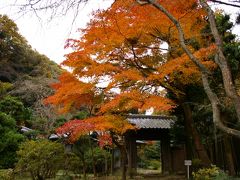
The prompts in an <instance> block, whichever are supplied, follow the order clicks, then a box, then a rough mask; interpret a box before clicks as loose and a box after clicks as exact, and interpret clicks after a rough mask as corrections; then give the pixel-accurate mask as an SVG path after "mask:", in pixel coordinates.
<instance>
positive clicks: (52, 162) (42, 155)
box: [16, 140, 64, 180]
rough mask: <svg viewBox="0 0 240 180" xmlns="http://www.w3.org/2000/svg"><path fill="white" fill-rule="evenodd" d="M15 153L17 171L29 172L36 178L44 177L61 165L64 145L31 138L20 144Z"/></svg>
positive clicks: (53, 173)
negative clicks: (16, 156)
mask: <svg viewBox="0 0 240 180" xmlns="http://www.w3.org/2000/svg"><path fill="white" fill-rule="evenodd" d="M17 155H18V162H17V164H16V171H17V172H29V173H30V174H31V176H32V178H33V179H37V180H40V179H46V178H49V177H54V176H55V174H56V172H57V171H58V170H59V169H60V168H61V167H63V162H64V147H63V145H62V144H59V143H56V142H51V141H48V140H40V141H33V140H31V141H26V142H24V143H23V144H21V146H20V150H19V151H18V152H17Z"/></svg>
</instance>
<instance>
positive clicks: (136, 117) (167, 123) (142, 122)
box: [127, 114, 176, 129]
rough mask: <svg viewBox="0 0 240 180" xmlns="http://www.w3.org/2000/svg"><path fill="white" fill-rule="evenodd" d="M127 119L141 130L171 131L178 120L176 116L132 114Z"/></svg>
mask: <svg viewBox="0 0 240 180" xmlns="http://www.w3.org/2000/svg"><path fill="white" fill-rule="evenodd" d="M127 119H128V121H129V122H130V123H131V124H133V125H135V126H136V127H137V128H140V129H150V128H154V129H170V128H171V125H172V124H173V123H174V121H175V119H176V118H175V117H174V116H162V115H160V116H157V115H142V114H131V115H129V116H128V118H127Z"/></svg>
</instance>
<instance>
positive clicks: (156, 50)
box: [46, 0, 216, 140]
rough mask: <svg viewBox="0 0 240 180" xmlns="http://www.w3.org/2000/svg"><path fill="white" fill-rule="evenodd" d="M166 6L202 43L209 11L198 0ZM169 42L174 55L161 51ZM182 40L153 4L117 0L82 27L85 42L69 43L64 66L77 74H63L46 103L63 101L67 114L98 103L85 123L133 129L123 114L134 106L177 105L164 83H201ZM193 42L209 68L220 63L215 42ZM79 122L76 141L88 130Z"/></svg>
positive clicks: (190, 35) (102, 127) (160, 109)
mask: <svg viewBox="0 0 240 180" xmlns="http://www.w3.org/2000/svg"><path fill="white" fill-rule="evenodd" d="M161 4H162V5H163V6H164V7H166V9H168V10H169V11H170V12H171V14H173V15H174V16H175V17H176V18H177V19H178V20H179V21H180V23H181V24H182V25H183V26H182V28H183V30H184V32H185V38H186V39H188V40H190V39H194V40H195V41H198V42H199V44H200V45H201V41H202V40H201V32H200V31H201V29H202V28H203V27H204V26H205V25H206V21H205V20H204V18H203V17H204V15H205V12H204V11H203V10H202V9H201V8H200V7H198V6H197V4H196V0H188V1H186V0H183V1H177V0H174V1H169V0H161ZM149 12H151V13H149ZM163 42H167V43H168V44H169V46H170V47H171V48H169V49H170V51H171V56H168V54H167V53H166V52H165V51H163V50H161V45H162V44H163ZM178 42H179V40H178V33H177V30H176V29H175V26H174V25H173V24H172V23H171V22H170V21H169V20H168V18H167V17H166V16H165V15H163V14H162V13H161V12H160V11H158V10H157V9H155V8H154V7H152V6H148V5H147V6H139V5H138V4H137V3H136V1H135V0H117V1H115V2H114V3H113V5H112V7H111V8H109V9H108V10H105V11H97V12H95V13H94V14H93V19H92V20H91V21H90V22H89V23H88V25H87V27H86V28H85V29H81V37H80V38H79V40H74V39H69V40H68V41H67V43H66V47H68V48H72V49H73V52H72V53H69V54H68V55H66V60H65V61H64V62H63V63H62V65H64V66H67V67H69V68H70V69H71V70H72V74H71V75H70V74H69V73H66V74H63V75H62V76H61V77H60V82H59V83H56V84H55V85H54V86H53V87H54V89H55V90H56V93H55V94H54V95H53V96H50V97H49V98H48V99H47V100H46V103H51V104H54V105H60V107H61V111H62V112H68V111H70V110H71V109H72V108H75V109H78V108H80V107H81V106H91V105H97V106H98V107H100V108H99V111H98V112H96V114H95V116H93V117H90V118H88V119H87V120H84V121H83V122H86V123H87V124H88V123H91V124H92V125H94V126H93V128H94V129H95V130H99V131H112V132H115V133H117V134H123V133H124V132H126V131H127V129H131V128H133V127H132V125H130V124H129V123H128V122H127V121H126V120H125V118H124V116H121V115H122V114H126V113H128V112H129V111H130V110H131V109H139V110H140V111H144V110H146V109H149V108H154V109H155V111H158V112H163V111H169V110H171V109H172V108H174V107H175V106H176V105H175V104H174V102H173V101H171V100H169V99H168V98H166V97H164V96H163V95H161V92H160V90H159V89H161V88H160V87H161V86H163V85H165V84H167V86H168V88H169V89H171V87H169V86H170V85H169V82H171V81H179V82H180V83H181V84H183V85H185V84H191V83H193V84H194V83H199V79H200V73H199V71H198V69H197V68H196V66H195V65H194V64H193V63H192V62H191V61H190V60H189V59H188V57H187V56H186V55H185V54H183V52H182V51H181V48H180V47H179V43H178ZM188 46H189V48H190V49H191V51H192V52H193V53H194V55H196V57H198V58H199V59H200V60H201V62H202V63H203V64H204V65H205V66H206V67H207V68H208V69H210V70H212V69H214V68H215V67H216V65H215V64H214V63H213V62H212V61H211V58H210V57H211V55H212V54H213V53H214V50H215V48H214V46H209V47H206V48H201V49H198V50H196V49H194V47H193V46H192V45H191V44H189V45H188ZM83 78H84V79H86V80H87V82H83V81H82V79H83ZM166 78H167V81H166ZM104 79H107V81H108V85H106V87H104V91H103V94H104V98H102V99H101V102H100V101H95V99H96V97H97V96H98V95H99V93H100V92H99V88H98V86H99V84H98V83H99V81H101V80H104ZM116 89H118V90H119V91H120V93H117V92H116V91H114V90H116ZM172 89H174V88H172ZM116 114H119V115H118V116H117V115H116ZM74 124H75V123H73V124H72V126H73V127H74V128H75V129H76V130H74V132H75V131H79V132H75V133H73V134H74V137H73V140H75V139H76V138H77V137H79V135H81V134H82V132H85V130H84V129H83V130H82V131H81V128H77V126H75V125H74ZM87 124H86V125H87ZM69 127H70V125H69Z"/></svg>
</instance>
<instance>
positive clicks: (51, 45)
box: [0, 0, 240, 63]
mask: <svg viewBox="0 0 240 180" xmlns="http://www.w3.org/2000/svg"><path fill="white" fill-rule="evenodd" d="M15 1H16V0H0V14H7V15H8V16H9V17H10V18H11V19H13V20H14V21H15V23H16V24H17V25H18V28H19V31H20V33H21V34H22V35H23V36H24V37H25V38H26V39H27V40H28V42H29V44H30V45H31V46H32V47H33V48H34V49H36V50H37V51H39V52H40V53H42V54H45V55H47V56H48V57H49V58H50V59H51V60H54V61H55V62H57V63H60V62H62V61H63V60H64V57H63V56H64V54H66V53H67V51H66V50H64V43H65V40H66V39H67V38H77V37H78V36H79V33H77V29H78V28H83V27H84V26H85V25H86V23H87V22H88V21H89V20H90V13H91V12H92V10H97V9H98V8H106V7H109V6H110V5H111V3H112V0H104V1H99V0H98V1H96V0H91V1H90V2H89V3H88V4H86V5H82V7H80V12H79V15H78V17H77V19H76V21H75V23H74V24H72V20H73V13H71V12H70V13H69V14H68V15H67V16H64V17H56V18H54V19H53V20H52V21H50V22H48V20H47V18H49V14H44V13H40V14H39V16H40V18H41V20H39V19H38V18H37V17H36V16H35V15H34V14H26V15H24V16H20V15H19V13H17V8H16V7H14V6H11V4H14V2H15ZM21 1H22V2H24V1H25V0H18V2H21ZM93 2H94V3H93ZM214 7H216V6H214ZM217 7H218V8H223V9H224V10H225V11H226V12H227V13H230V14H233V15H236V13H237V12H239V10H240V9H238V8H233V7H227V6H221V7H219V6H217ZM234 33H236V34H240V27H239V25H238V26H237V27H236V28H235V29H234Z"/></svg>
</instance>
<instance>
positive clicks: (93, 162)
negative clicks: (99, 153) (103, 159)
mask: <svg viewBox="0 0 240 180" xmlns="http://www.w3.org/2000/svg"><path fill="white" fill-rule="evenodd" d="M90 137H91V136H90V134H89V139H88V140H89V141H88V142H89V146H90V149H91V157H92V169H93V174H94V177H97V173H96V161H95V156H94V153H93V145H92V142H91V139H90Z"/></svg>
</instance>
